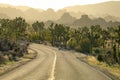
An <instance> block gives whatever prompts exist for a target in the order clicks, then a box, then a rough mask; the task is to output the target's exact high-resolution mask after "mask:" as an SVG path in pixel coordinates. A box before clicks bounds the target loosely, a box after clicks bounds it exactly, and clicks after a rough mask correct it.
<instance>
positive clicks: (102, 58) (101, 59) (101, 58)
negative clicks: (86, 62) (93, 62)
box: [97, 54, 104, 62]
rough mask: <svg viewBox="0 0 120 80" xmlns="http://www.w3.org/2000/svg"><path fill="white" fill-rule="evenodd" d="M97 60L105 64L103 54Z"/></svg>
mask: <svg viewBox="0 0 120 80" xmlns="http://www.w3.org/2000/svg"><path fill="white" fill-rule="evenodd" d="M97 60H98V61H100V62H103V61H104V57H103V55H102V54H99V55H98V56H97Z"/></svg>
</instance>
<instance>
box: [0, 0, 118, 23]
mask: <svg viewBox="0 0 120 80" xmlns="http://www.w3.org/2000/svg"><path fill="white" fill-rule="evenodd" d="M119 7H120V1H110V2H104V3H97V4H89V5H77V6H69V7H65V8H63V9H60V10H58V11H54V10H53V9H48V10H43V9H35V8H31V7H28V6H12V5H9V4H0V13H1V14H5V15H4V17H5V16H8V17H9V18H15V17H19V16H21V17H23V18H25V19H26V20H28V21H35V20H39V21H48V20H52V21H56V20H58V19H59V20H58V21H57V22H60V23H66V24H68V23H72V22H74V19H75V18H77V19H80V17H81V16H82V15H83V14H87V15H89V17H90V18H92V19H95V18H99V17H101V18H104V19H105V20H106V21H111V20H112V21H120V9H119ZM64 13H69V14H68V17H67V16H65V18H63V17H64V16H63V14H64ZM2 16H3V15H2ZM70 20H71V21H70ZM65 21H66V22H65Z"/></svg>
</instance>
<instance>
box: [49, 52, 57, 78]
mask: <svg viewBox="0 0 120 80" xmlns="http://www.w3.org/2000/svg"><path fill="white" fill-rule="evenodd" d="M52 52H53V53H54V55H55V57H54V61H53V65H52V71H51V74H50V77H49V78H48V80H55V75H54V74H55V66H56V59H57V56H56V52H55V51H52Z"/></svg>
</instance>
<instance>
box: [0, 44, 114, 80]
mask: <svg viewBox="0 0 120 80" xmlns="http://www.w3.org/2000/svg"><path fill="white" fill-rule="evenodd" d="M30 48H32V49H34V50H35V51H37V52H38V56H37V57H36V59H34V60H32V61H31V62H28V63H27V64H25V65H23V66H21V67H19V68H16V69H14V70H12V71H10V72H8V73H6V74H5V75H2V76H0V80H112V79H110V78H109V77H107V76H106V75H105V74H104V73H102V72H100V71H98V70H95V69H94V68H92V67H91V66H89V65H87V64H86V63H84V62H82V61H80V60H78V59H77V58H76V57H82V56H84V55H82V54H80V53H79V54H78V53H75V52H71V51H62V50H58V49H57V48H53V47H48V46H44V45H39V44H32V45H30Z"/></svg>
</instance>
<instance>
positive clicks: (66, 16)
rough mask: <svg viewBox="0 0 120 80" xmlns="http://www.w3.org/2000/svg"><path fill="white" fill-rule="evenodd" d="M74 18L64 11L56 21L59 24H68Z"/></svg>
mask: <svg viewBox="0 0 120 80" xmlns="http://www.w3.org/2000/svg"><path fill="white" fill-rule="evenodd" d="M75 20H76V18H75V17H72V16H71V15H70V14H69V13H64V14H63V15H62V16H61V18H60V19H58V20H57V21H56V22H57V23H60V24H66V25H70V24H71V23H73V22H74V21H75Z"/></svg>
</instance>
